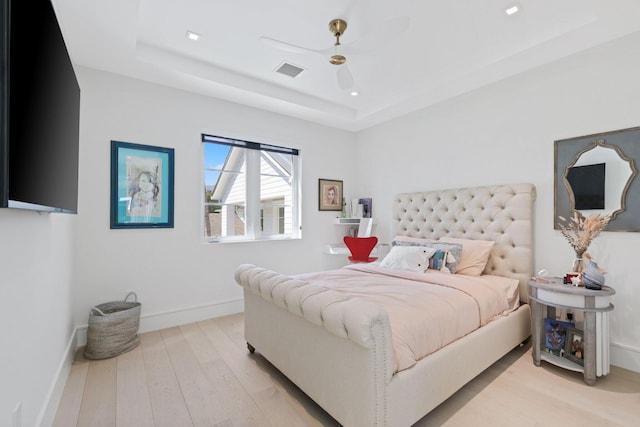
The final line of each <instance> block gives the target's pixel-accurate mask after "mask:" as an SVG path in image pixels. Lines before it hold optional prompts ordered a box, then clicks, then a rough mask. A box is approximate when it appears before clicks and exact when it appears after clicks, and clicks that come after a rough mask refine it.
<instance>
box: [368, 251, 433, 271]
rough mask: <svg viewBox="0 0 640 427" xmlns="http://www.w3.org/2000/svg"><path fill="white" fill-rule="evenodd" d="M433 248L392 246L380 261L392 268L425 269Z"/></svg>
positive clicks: (381, 264)
mask: <svg viewBox="0 0 640 427" xmlns="http://www.w3.org/2000/svg"><path fill="white" fill-rule="evenodd" d="M434 252H435V249H432V248H425V247H422V246H393V247H392V248H391V250H390V251H389V253H388V254H387V256H385V257H384V259H383V260H382V262H381V263H380V267H382V268H389V269H392V270H408V271H425V270H426V269H427V268H428V267H429V258H431V255H433V254H434Z"/></svg>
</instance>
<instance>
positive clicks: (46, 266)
mask: <svg viewBox="0 0 640 427" xmlns="http://www.w3.org/2000/svg"><path fill="white" fill-rule="evenodd" d="M75 220H76V217H75V216H74V215H66V214H46V213H42V214H40V213H37V212H33V211H20V210H16V209H0V271H1V272H2V273H1V274H2V278H1V279H0V302H1V307H2V309H0V343H1V344H0V346H1V349H2V363H0V426H11V425H14V424H13V412H14V410H15V408H16V406H17V405H18V404H21V405H22V408H21V412H22V424H21V425H24V426H35V425H39V420H40V419H42V418H43V417H44V418H47V417H50V416H51V415H52V413H53V412H54V411H55V409H56V406H57V398H58V397H59V395H60V393H61V391H62V387H64V381H65V380H66V377H67V373H68V371H69V366H70V361H71V358H72V356H73V352H74V350H75V343H74V342H73V340H72V338H73V332H74V322H73V317H72V313H73V307H72V300H73V298H72V294H71V288H72V272H73V257H74V253H73V237H74V228H75ZM60 378H62V381H58V380H59V379H60ZM52 396H53V398H51V397H52ZM47 402H52V404H51V405H50V406H48V407H47V406H46V405H47Z"/></svg>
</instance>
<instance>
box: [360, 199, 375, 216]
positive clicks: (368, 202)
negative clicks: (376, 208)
mask: <svg viewBox="0 0 640 427" xmlns="http://www.w3.org/2000/svg"><path fill="white" fill-rule="evenodd" d="M358 203H359V204H361V205H362V217H363V218H372V216H371V209H372V207H373V206H372V205H373V200H372V199H371V198H365V199H360V200H358Z"/></svg>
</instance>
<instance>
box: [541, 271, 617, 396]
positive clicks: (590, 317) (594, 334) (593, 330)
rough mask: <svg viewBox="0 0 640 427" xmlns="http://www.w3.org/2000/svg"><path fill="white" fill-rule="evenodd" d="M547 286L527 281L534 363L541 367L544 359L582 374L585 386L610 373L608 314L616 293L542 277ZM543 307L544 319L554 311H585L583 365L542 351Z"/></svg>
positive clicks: (605, 287) (552, 315)
mask: <svg viewBox="0 0 640 427" xmlns="http://www.w3.org/2000/svg"><path fill="white" fill-rule="evenodd" d="M544 280H546V281H547V282H548V283H542V282H541V281H536V280H534V279H532V280H529V285H530V286H531V294H530V296H529V301H530V303H531V313H532V320H531V324H532V325H531V327H532V332H531V335H532V339H533V342H532V345H531V346H532V356H533V363H534V364H535V365H536V366H540V361H541V360H545V361H547V362H549V363H552V364H554V365H557V366H560V367H562V368H565V369H570V370H572V371H576V372H582V373H583V374H584V382H585V383H587V384H588V385H594V384H595V383H596V377H597V376H598V377H600V376H602V375H607V374H608V373H609V312H610V311H612V310H613V304H612V303H611V296H612V295H614V294H615V293H616V292H615V290H613V289H612V288H610V287H608V286H603V287H602V289H601V290H599V291H596V290H591V289H587V288H583V287H577V286H573V285H565V284H563V283H562V279H561V278H557V277H552V278H545V279H544ZM544 307H546V308H547V310H546V317H547V318H550V319H555V317H556V308H566V309H572V310H577V311H582V312H584V331H583V334H584V335H583V342H584V354H583V356H584V358H583V361H584V366H582V365H580V364H578V363H575V362H573V361H571V360H569V359H566V358H564V357H561V356H556V355H554V354H552V353H547V352H545V351H543V349H544V348H545V329H544Z"/></svg>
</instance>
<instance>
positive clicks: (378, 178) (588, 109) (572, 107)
mask: <svg viewBox="0 0 640 427" xmlns="http://www.w3.org/2000/svg"><path fill="white" fill-rule="evenodd" d="M638 76H640V33H638V34H634V35H632V36H630V37H626V38H624V39H621V40H619V41H617V42H615V43H610V44H607V45H604V46H601V47H598V48H594V49H591V50H589V51H587V52H583V53H581V54H579V55H575V56H573V57H571V58H567V59H565V60H562V61H560V62H557V63H554V64H551V65H548V66H545V67H541V68H539V69H536V70H534V71H531V72H528V73H526V74H523V75H521V76H517V77H515V78H511V79H509V80H507V81H503V82H500V83H497V84H494V85H491V86H489V87H485V88H483V89H481V90H477V91H475V92H473V93H469V94H467V95H464V96H460V97H458V98H456V99H453V100H450V101H448V102H445V103H442V104H440V105H437V106H434V107H431V108H427V109H424V110H421V111H418V112H415V113H413V114H409V115H407V116H404V117H401V118H399V119H396V120H394V121H391V122H388V123H385V124H382V125H379V126H377V127H374V128H371V129H368V130H366V131H363V132H360V133H359V134H358V162H359V163H358V166H357V168H358V171H359V176H358V180H357V181H358V183H359V188H358V190H359V191H360V192H361V193H362V194H371V195H372V196H373V198H374V205H375V208H374V210H375V211H376V217H379V218H391V211H390V205H391V200H392V197H393V195H394V194H395V193H397V192H406V191H419V190H428V189H440V188H457V187H466V186H476V185H485V184H500V183H515V182H532V183H534V184H535V185H536V187H537V194H538V197H537V202H536V208H535V209H536V210H535V220H536V232H535V240H536V250H535V259H536V261H535V266H536V268H537V269H541V268H545V269H547V270H548V271H549V272H551V273H553V274H554V275H561V274H563V273H564V272H565V271H567V270H568V269H569V267H570V265H571V261H572V259H573V251H572V249H571V247H570V246H569V244H568V243H567V242H566V241H565V240H564V238H563V237H562V236H561V235H560V233H559V232H558V231H555V230H554V229H553V215H554V214H553V191H554V190H553V173H554V172H553V171H554V141H555V140H558V139H564V138H568V137H573V136H580V135H588V134H592V133H597V132H605V131H610V130H616V129H622V128H628V127H634V126H640V102H639V100H640V78H639V77H638ZM636 166H637V167H640V165H636ZM636 179H638V178H636ZM638 215H640V213H638ZM391 233H392V231H391V229H390V227H389V226H387V227H386V229H385V228H384V227H380V228H379V231H378V234H380V235H381V236H382V239H383V241H384V240H387V241H388V239H389V238H390V237H391ZM639 249H640V234H639V233H613V232H605V233H603V234H602V235H601V236H600V237H598V238H597V239H596V240H595V242H594V243H593V244H592V245H591V247H590V248H589V252H590V253H591V254H592V255H593V256H594V258H596V259H597V260H598V262H599V263H600V265H601V266H602V267H604V268H606V269H607V270H608V271H609V273H608V274H607V275H606V281H607V285H609V286H612V287H613V288H614V289H615V290H616V292H617V294H616V295H615V298H614V304H615V305H616V307H615V311H614V312H613V313H612V324H611V341H612V362H613V364H615V365H619V366H622V367H626V368H628V369H632V370H635V371H640V345H639V344H638V343H640V329H639V328H638V326H637V325H638V323H637V311H638V309H639V308H640V293H639V292H638V289H639V287H638V281H637V280H636V279H635V277H634V276H635V275H636V270H635V268H636V266H637V254H638V250H639Z"/></svg>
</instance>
